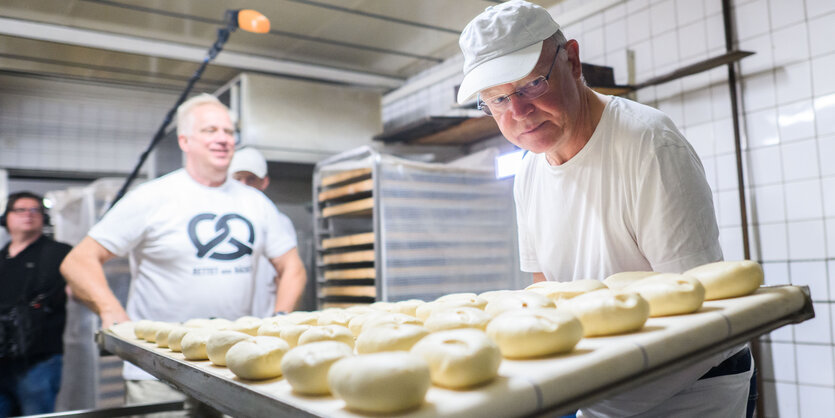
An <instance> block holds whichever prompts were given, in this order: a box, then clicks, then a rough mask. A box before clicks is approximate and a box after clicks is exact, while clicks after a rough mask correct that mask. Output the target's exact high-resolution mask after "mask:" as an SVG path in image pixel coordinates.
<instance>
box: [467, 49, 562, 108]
mask: <svg viewBox="0 0 835 418" xmlns="http://www.w3.org/2000/svg"><path fill="white" fill-rule="evenodd" d="M560 48H562V45H558V46H557V52H556V53H555V54H554V59H553V60H552V61H551V67H550V68H548V74H545V75H541V76H539V77H537V78H535V79H533V80H531V81H530V82H528V83H527V84H525V85H524V86H522V87H519V88H518V89H517V90H516V91H514V92H513V93H510V94H500V95H498V96H493V97H491V98H489V99H486V100H481V96H480V95H479V100H478V109H479V110H481V111H483V112H484V113H486V114H488V115H491V116H492V115H498V114H499V113H502V112H504V111H506V110H507V109H508V106H510V96H513V95H514V94H515V95H518V96H519V97H521V98H523V99H526V100H533V99H536V98H538V97H540V96H542V95H543V94H545V92H547V91H548V87H549V86H548V78H550V77H551V71H553V70H554V63H555V62H557V55H559V53H560Z"/></svg>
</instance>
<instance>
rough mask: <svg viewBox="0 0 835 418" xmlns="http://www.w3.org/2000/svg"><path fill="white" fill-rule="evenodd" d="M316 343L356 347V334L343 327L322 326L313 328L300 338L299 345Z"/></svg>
mask: <svg viewBox="0 0 835 418" xmlns="http://www.w3.org/2000/svg"><path fill="white" fill-rule="evenodd" d="M316 341H339V342H342V343H345V344H348V345H350V346H351V347H353V346H354V334H351V330H349V329H348V328H345V327H343V326H342V325H322V326H320V327H313V328H310V329H309V330H307V331H305V332H303V333H302V334H301V335H300V336H299V340H298V343H297V345H304V344H310V343H314V342H316Z"/></svg>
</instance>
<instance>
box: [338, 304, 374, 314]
mask: <svg viewBox="0 0 835 418" xmlns="http://www.w3.org/2000/svg"><path fill="white" fill-rule="evenodd" d="M345 310H346V311H349V312H357V313H366V312H371V311H376V309H372V308H371V307H370V306H368V305H353V306H349V307H347V308H345Z"/></svg>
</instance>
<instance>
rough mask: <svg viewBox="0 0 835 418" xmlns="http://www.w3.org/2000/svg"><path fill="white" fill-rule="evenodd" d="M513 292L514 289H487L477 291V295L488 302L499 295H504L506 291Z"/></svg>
mask: <svg viewBox="0 0 835 418" xmlns="http://www.w3.org/2000/svg"><path fill="white" fill-rule="evenodd" d="M513 292H516V290H488V291H486V292H482V293H479V294H478V297H480V298H482V299H484V300H486V301H487V303H490V301H492V300H493V299H495V298H497V297H499V296H502V295H506V294H508V293H513Z"/></svg>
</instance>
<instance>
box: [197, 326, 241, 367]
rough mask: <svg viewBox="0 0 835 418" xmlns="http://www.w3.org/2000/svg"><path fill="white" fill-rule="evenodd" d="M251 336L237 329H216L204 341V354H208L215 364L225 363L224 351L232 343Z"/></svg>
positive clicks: (221, 364)
mask: <svg viewBox="0 0 835 418" xmlns="http://www.w3.org/2000/svg"><path fill="white" fill-rule="evenodd" d="M248 338H252V336H251V335H249V334H244V333H243V332H238V331H229V330H218V331H217V332H215V333H213V334H212V335H211V336H210V337H209V340H208V341H206V354H208V355H209V360H211V361H212V363H214V364H215V365H218V366H225V365H226V352H227V351H229V349H230V348H232V346H233V345H235V344H237V343H239V342H241V341H243V340H246V339H248Z"/></svg>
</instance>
